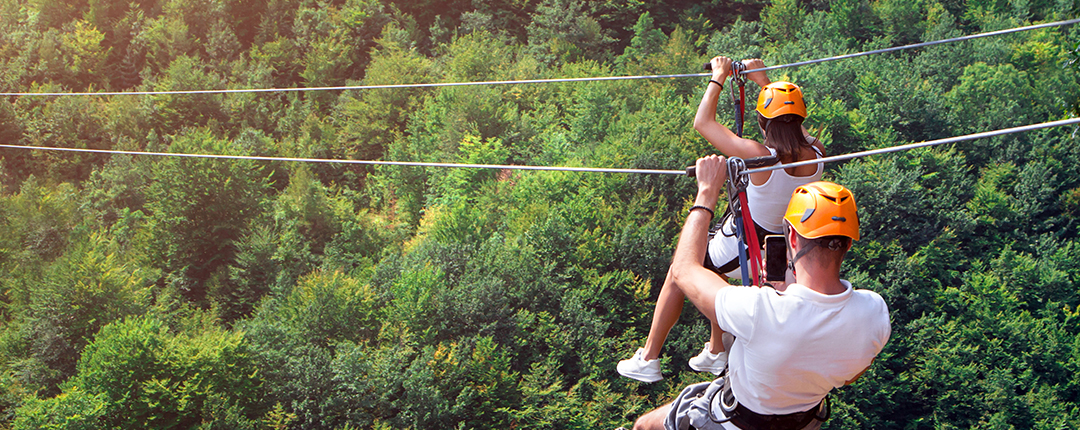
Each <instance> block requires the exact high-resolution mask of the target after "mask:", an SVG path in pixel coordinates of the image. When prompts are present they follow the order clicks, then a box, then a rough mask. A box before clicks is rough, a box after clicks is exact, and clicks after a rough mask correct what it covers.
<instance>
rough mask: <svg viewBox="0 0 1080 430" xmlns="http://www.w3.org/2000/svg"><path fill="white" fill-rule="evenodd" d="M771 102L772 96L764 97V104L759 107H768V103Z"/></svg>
mask: <svg viewBox="0 0 1080 430" xmlns="http://www.w3.org/2000/svg"><path fill="white" fill-rule="evenodd" d="M771 104H772V97H769V98H767V99H765V104H763V105H761V107H769V105H771Z"/></svg>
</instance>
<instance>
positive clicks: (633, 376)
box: [616, 369, 664, 384]
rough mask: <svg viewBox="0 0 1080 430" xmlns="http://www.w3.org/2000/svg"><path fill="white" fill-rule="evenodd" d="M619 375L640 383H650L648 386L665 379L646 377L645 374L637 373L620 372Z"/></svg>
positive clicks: (661, 377)
mask: <svg viewBox="0 0 1080 430" xmlns="http://www.w3.org/2000/svg"><path fill="white" fill-rule="evenodd" d="M616 370H618V369H616ZM619 374H620V375H622V376H625V377H627V378H630V379H634V380H638V381H641V382H644V383H648V384H651V383H653V382H656V381H659V380H662V379H664V377H663V376H653V375H646V374H644V373H636V372H623V371H622V370H619Z"/></svg>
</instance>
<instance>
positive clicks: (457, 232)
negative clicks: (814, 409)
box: [0, 0, 1080, 430]
mask: <svg viewBox="0 0 1080 430" xmlns="http://www.w3.org/2000/svg"><path fill="white" fill-rule="evenodd" d="M1078 15H1080V1H1077V0H1013V1H1003V0H967V1H958V0H914V1H904V0H835V1H828V2H827V1H822V0H801V1H800V0H776V1H773V2H765V1H760V0H731V1H724V2H721V1H716V0H706V1H696V2H690V1H656V0H642V1H635V2H618V1H610V0H604V1H593V2H586V1H583V0H540V1H537V0H504V1H488V2H484V1H479V0H473V1H467V0H448V1H432V0H414V1H409V2H391V1H376V0H328V1H311V0H269V1H265V2H260V1H246V0H217V1H208V0H157V1H155V0H149V1H140V2H129V1H118V0H64V1H44V0H31V1H26V0H0V92H3V93H26V92H35V93H37V92H62V93H70V92H145V91H153V92H158V91H186V90H207V89H211V90H228V89H253V88H311V87H326V86H345V85H350V86H360V85H384V84H413V83H438V82H475V81H507V80H530V79H547V78H577V77H599V76H625V75H647V74H685V73H698V72H701V65H702V64H703V63H704V62H706V61H707V60H708V59H709V58H712V57H713V56H715V55H726V56H729V57H732V58H735V59H743V58H762V59H764V61H765V63H766V64H767V65H778V64H787V63H793V62H797V61H804V60H810V59H815V58H823V57H828V56H834V55H841V54H847V53H854V52H860V51H865V50H870V49H878V48H885V47H890V46H898V45H904V44H911V43H918V42H923V41H931V40H939V39H944V38H950V37H957V36H962V35H968V34H975V33H980V32H986V31H994V30H1002V29H1008V28H1014V27H1019V26H1024V25H1030V24H1033V23H1040V22H1049V21H1058V20H1064V19H1073V18H1076V17H1077V16H1078ZM770 77H771V78H773V79H774V80H778V79H785V80H790V81H792V82H795V83H797V84H798V85H800V86H801V87H802V88H803V91H804V94H805V95H806V97H807V103H808V110H809V112H810V114H809V117H808V119H807V120H806V125H807V127H808V128H809V130H810V131H811V133H813V134H814V135H815V136H818V137H819V138H820V139H821V140H822V141H823V142H824V143H825V146H826V148H827V151H828V153H829V154H830V155H837V154H845V153H850V152H855V151H860V150H867V149H876V148H883V147H890V146H895V145H900V144H905V143H911V142H918V141H924V140H931V139H939V138H945V137H951V136H957V135H964V134H969V133H975V132H981V131H990V130H996V129H1001V128H1007V127H1014V126H1021V125H1028V124H1035V123H1040V122H1045V121H1051V120H1058V119H1063V118H1070V117H1075V116H1077V115H1080V26H1078V25H1069V26H1062V27H1053V28H1045V29H1038V30H1032V31H1025V32H1020V33H1014V34H1009V35H1003V36H997V37H991V38H983V39H977V40H971V41H964V42H956V43H950V44H943V45H937V46H932V47H925V48H921V49H913V50H905V51H899V52H892V53H887V54H880V55H872V56H866V57H860V58H855V59H850V60H844V61H834V62H828V63H822V64H817V65H810V66H803V67H798V68H789V69H782V70H777V71H773V72H770ZM707 79H708V78H707V77H700V78H697V77H693V78H677V79H649V80H633V81H629V80H627V81H602V82H561V83H544V84H540V83H531V84H508V85H488V86H468V87H438V88H390V89H354V90H333V91H288V92H280V91H279V92H258V93H255V92H235V93H212V94H205V93H202V94H154V95H131V94H128V95H109V96H105V95H98V96H27V95H24V96H3V97H2V102H0V144H5V145H22V146H44V147H63V148H86V149H108V150H120V151H135V152H167V153H190V154H221V155H248V156H261V157H305V158H331V159H355V160H394V161H415V162H453V163H471V164H515V165H536V166H588V167H613V168H627V169H672V170H681V169H683V168H685V167H686V166H688V165H690V164H692V163H693V160H695V159H696V158H698V157H700V156H703V155H707V154H711V153H714V151H715V150H713V149H712V148H711V146H710V145H709V144H708V142H706V141H705V140H704V139H702V138H701V136H700V135H698V134H697V132H695V131H694V130H693V129H692V127H691V124H692V119H693V116H694V112H695V110H696V107H697V104H698V101H699V100H700V98H701V94H702V92H703V91H704V89H705V86H706V85H707ZM746 90H747V93H748V94H750V95H751V96H750V97H751V98H752V95H754V94H756V92H757V91H758V88H757V87H756V86H755V84H753V83H749V84H747V87H746ZM734 113H735V112H734V109H733V108H732V106H731V105H730V103H728V102H727V101H726V100H723V98H722V102H721V103H720V106H719V108H718V116H719V120H720V122H721V123H722V124H727V125H731V124H732V118H733V116H734ZM746 130H747V133H748V136H749V137H753V138H760V133H759V132H758V131H757V130H756V129H755V127H753V126H752V124H751V125H748V126H747V127H746ZM1077 135H1078V132H1077V130H1076V127H1058V128H1049V129H1043V130H1038V131H1031V132H1026V133H1019V134H1011V135H1007V136H999V137H994V138H987V139H979V140H971V141H965V142H959V143H954V144H948V145H943V146H940V147H935V148H923V149H918V150H911V151H905V152H899V153H894V154H887V155H879V156H874V157H867V158H860V159H857V160H851V161H847V162H843V163H834V164H829V165H827V166H826V173H825V179H827V180H831V181H834V182H837V183H840V184H842V185H845V186H847V187H849V188H850V189H851V190H852V191H853V193H854V195H855V197H856V200H857V202H858V205H859V218H860V220H861V223H862V239H861V240H859V241H858V242H857V243H856V244H855V246H854V248H853V249H852V252H851V253H850V254H849V256H848V259H847V260H846V261H845V269H844V273H843V275H844V277H845V278H847V279H850V280H851V281H852V283H853V284H855V285H856V286H857V287H859V288H867V289H871V290H874V291H876V292H878V293H879V294H881V295H882V297H884V298H885V300H886V302H887V303H888V305H889V308H890V309H891V319H892V331H893V335H892V339H891V340H890V342H889V343H888V345H887V346H886V348H885V350H884V351H883V352H882V354H881V355H880V356H879V357H878V358H877V360H876V361H875V363H874V365H873V366H872V367H871V368H870V370H869V371H868V372H867V373H866V374H865V375H864V376H863V377H862V378H860V379H859V380H858V381H857V382H856V383H855V384H854V385H851V386H849V387H845V388H843V389H840V390H836V391H834V393H833V396H832V399H833V400H832V405H833V416H832V418H831V419H830V420H829V421H828V423H827V424H826V428H831V429H850V428H861V429H905V430H908V429H953V428H972V429H991V428H993V429H999V428H1000V429H1005V428H1018V429H1061V428H1080V293H1078V291H1077V290H1078V288H1080V239H1078V233H1080V230H1078V228H1080V138H1078V136H1077ZM694 190H695V184H694V182H693V181H692V180H689V179H686V178H685V177H680V176H671V175H665V176H661V175H645V174H620V173H582V172H532V171H512V170H485V169H446V168H434V167H402V166H366V165H335V164H325V163H301V162H289V161H266V160H250V159H248V160H238V159H210V158H179V157H158V156H147V155H117V154H112V155H110V154H101V153H73V152H57V151H42V150H28V149H12V148H0V429H9V428H10V429H39V428H71V429H84V428H85V429H89V428H207V429H210V428H232V429H264V428H265V429H269V428H273V429H281V428H293V429H322V428H325V429H346V428H350V429H353V428H373V429H387V428H417V429H429V428H468V429H472V428H493V429H506V428H528V429H611V428H616V427H619V426H629V425H630V424H631V423H632V421H633V419H634V418H635V417H637V416H639V415H641V414H642V413H643V412H645V411H647V410H650V409H652V408H653V407H656V406H658V405H660V404H662V403H665V402H668V401H670V400H671V399H672V397H673V396H674V395H676V394H677V393H678V392H679V390H680V389H681V387H683V386H684V385H686V384H688V383H691V382H698V381H703V380H708V379H711V375H710V374H699V373H694V372H692V371H691V370H690V369H689V368H688V367H687V366H686V365H685V364H684V363H686V360H687V359H688V358H689V357H690V356H692V355H693V354H695V353H696V352H697V351H700V348H701V345H702V344H703V343H704V341H705V340H706V339H707V338H708V336H707V333H708V325H707V321H706V320H705V319H704V318H702V317H701V316H700V315H699V314H697V313H696V312H695V311H694V310H693V309H692V307H690V306H687V308H686V311H685V312H684V313H683V316H682V318H681V320H680V322H679V324H678V325H677V326H676V327H675V329H674V330H673V331H672V333H671V335H670V337H669V341H668V342H667V345H666V347H665V349H664V353H663V357H664V358H663V367H664V369H666V370H667V373H666V374H665V379H664V380H663V381H661V382H658V383H654V384H648V385H644V384H641V383H638V382H636V381H633V380H630V379H626V378H622V377H620V376H619V375H618V374H617V373H616V372H615V363H616V362H617V361H618V360H621V359H624V358H627V357H629V355H630V354H631V353H632V352H633V350H634V348H636V347H638V346H640V345H641V343H642V342H643V340H644V338H645V336H646V334H647V333H648V329H649V322H650V319H651V315H652V310H653V305H654V304H655V300H656V297H657V294H658V292H659V289H660V286H661V284H662V281H663V279H664V276H665V273H666V271H667V267H668V264H669V262H670V257H671V253H672V251H673V249H674V244H675V242H676V240H677V234H678V231H679V227H680V226H681V223H682V221H683V219H684V216H685V214H686V210H687V209H688V208H689V207H690V206H691V204H692V200H691V199H692V195H693V191H694Z"/></svg>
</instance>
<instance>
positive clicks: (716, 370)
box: [688, 363, 727, 375]
mask: <svg viewBox="0 0 1080 430" xmlns="http://www.w3.org/2000/svg"><path fill="white" fill-rule="evenodd" d="M688 364H689V363H688ZM724 367H727V366H724ZM724 367H720V368H717V367H698V366H694V365H693V364H690V368H691V369H694V370H695V371H698V372H709V373H712V374H713V375H719V374H721V373H723V372H724Z"/></svg>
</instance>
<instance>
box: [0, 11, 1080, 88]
mask: <svg viewBox="0 0 1080 430" xmlns="http://www.w3.org/2000/svg"><path fill="white" fill-rule="evenodd" d="M1076 23H1080V18H1077V19H1071V20H1067V21H1057V22H1049V23H1044V24H1035V25H1029V26H1026V27H1016V28H1011V29H1005V30H998V31H991V32H986V33H978V34H972V35H968V36H960V37H954V38H950V39H942V40H935V41H930V42H922V43H916V44H912V45H904V46H897V47H892V48H885V49H876V50H873V51H865V52H859V53H855V54H845V55H838V56H835V57H828V58H821V59H817V60H809V61H802V62H798V63H791V64H781V65H778V66H771V67H765V68H762V69H755V70H753V71H754V72H764V71H769V70H777V69H784V68H789V67H798V66H805V65H808V64H817V63H824V62H827V61H835V60H841V59H847V58H855V57H861V56H864V55H871V54H882V53H886V52H893V51H900V50H904V49H913V48H922V47H926V46H932V45H938V44H942V43H950V42H957V41H963V40H971V39H978V38H982V37H990V36H999V35H1002V34H1009V33H1015V32H1020V31H1027V30H1035V29H1039V28H1047V27H1057V26H1062V25H1068V24H1076ZM749 72H750V71H742V72H740V74H746V73H749ZM703 76H711V74H710V73H683V74H672V75H637V76H603V77H592V78H558V79H523V80H509V81H480V82H445V83H426V84H387V85H347V86H331V87H306V88H250V89H225V90H179V91H127V92H124V91H112V92H81V93H63V92H59V93H58V92H50V93H20V92H8V93H0V96H19V97H28V96H39V97H41V96H50V97H64V96H135V95H184V94H227V93H270V92H302V91H341V90H371V89H387V88H436V87H458V86H478V85H517V84H536V83H558V82H589V81H619V80H635V79H672V78H690V77H703Z"/></svg>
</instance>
